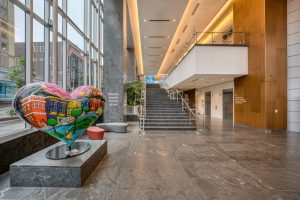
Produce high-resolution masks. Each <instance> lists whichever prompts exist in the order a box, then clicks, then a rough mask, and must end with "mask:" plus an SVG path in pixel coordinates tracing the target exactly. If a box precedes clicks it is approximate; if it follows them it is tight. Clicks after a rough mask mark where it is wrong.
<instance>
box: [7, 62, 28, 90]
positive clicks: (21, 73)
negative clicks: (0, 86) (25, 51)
mask: <svg viewBox="0 0 300 200" xmlns="http://www.w3.org/2000/svg"><path fill="white" fill-rule="evenodd" d="M19 64H20V66H15V67H14V68H13V69H12V70H11V71H10V72H9V74H8V75H9V79H10V80H11V81H13V82H15V83H16V85H17V89H19V88H21V87H22V86H23V85H25V83H26V82H25V58H24V57H20V60H19Z"/></svg>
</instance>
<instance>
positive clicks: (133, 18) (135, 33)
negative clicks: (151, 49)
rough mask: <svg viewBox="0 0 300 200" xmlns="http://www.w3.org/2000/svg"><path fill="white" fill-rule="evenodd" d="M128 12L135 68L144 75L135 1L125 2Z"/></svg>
mask: <svg viewBox="0 0 300 200" xmlns="http://www.w3.org/2000/svg"><path fill="white" fill-rule="evenodd" d="M127 4H128V11H129V17H130V20H129V21H130V24H131V32H132V38H133V43H134V47H135V48H134V51H135V55H136V59H137V67H138V69H139V70H138V71H139V74H140V75H142V74H144V69H143V57H142V45H141V38H140V27H139V13H138V5H137V1H136V0H127Z"/></svg>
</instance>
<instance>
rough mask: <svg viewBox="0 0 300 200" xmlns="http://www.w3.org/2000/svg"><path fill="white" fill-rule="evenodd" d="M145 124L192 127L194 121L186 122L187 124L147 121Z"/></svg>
mask: <svg viewBox="0 0 300 200" xmlns="http://www.w3.org/2000/svg"><path fill="white" fill-rule="evenodd" d="M145 126H152V127H155V126H160V127H164V126H166V127H172V126H181V127H191V126H194V124H192V123H186V124H176V123H159V124H158V123H145Z"/></svg>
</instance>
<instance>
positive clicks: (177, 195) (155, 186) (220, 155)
mask: <svg viewBox="0 0 300 200" xmlns="http://www.w3.org/2000/svg"><path fill="white" fill-rule="evenodd" d="M206 125H207V126H208V128H209V129H207V130H206V131H205V133H201V134H195V132H171V131H169V132H146V134H144V135H142V134H138V131H137V126H136V124H131V125H130V127H129V128H130V132H129V133H128V134H115V133H108V134H106V138H107V140H108V155H107V157H106V159H105V160H104V161H103V162H102V163H101V164H100V165H99V166H98V167H97V168H96V170H95V172H94V173H93V174H92V175H91V177H90V178H89V179H88V180H87V182H86V183H85V185H84V187H83V188H79V189H75V188H74V189H72V188H71V189H70V188H69V189H68V188H10V187H9V175H8V173H7V174H4V175H2V176H1V177H0V199H23V200H24V199H30V200H32V199H55V200H57V199H80V200H81V199H117V200H119V199H126V200H128V199H138V200H141V199H155V200H156V199H172V200H173V199H197V200H199V199H226V200H232V199H238V200H243V199H255V200H259V199H262V200H267V199H300V145H299V144H300V134H299V133H298V134H297V133H288V134H265V133H264V132H260V131H258V130H252V129H247V128H242V127H233V126H232V125H231V124H230V123H223V122H221V121H218V120H212V121H211V122H210V124H209V125H208V123H207V124H206Z"/></svg>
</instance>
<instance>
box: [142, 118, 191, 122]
mask: <svg viewBox="0 0 300 200" xmlns="http://www.w3.org/2000/svg"><path fill="white" fill-rule="evenodd" d="M145 121H146V122H149V123H154V122H155V123H160V122H167V123H169V122H172V123H190V122H191V123H194V122H195V120H194V119H192V120H190V119H188V118H183V119H176V118H175V119H153V118H146V120H145Z"/></svg>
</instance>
